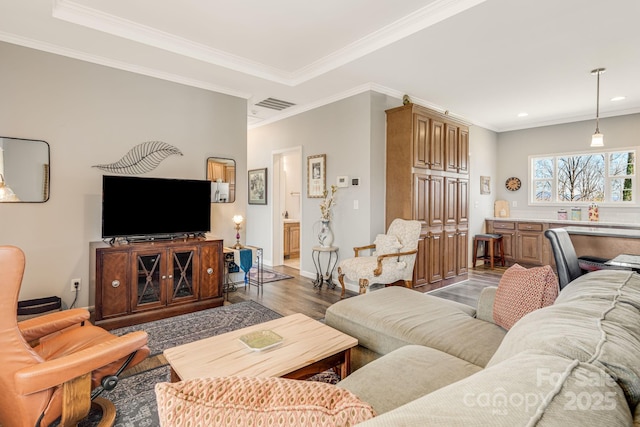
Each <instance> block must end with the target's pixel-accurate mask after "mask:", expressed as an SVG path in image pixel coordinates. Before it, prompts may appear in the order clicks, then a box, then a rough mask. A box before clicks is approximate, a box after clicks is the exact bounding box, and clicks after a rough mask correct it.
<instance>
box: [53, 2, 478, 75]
mask: <svg viewBox="0 0 640 427" xmlns="http://www.w3.org/2000/svg"><path fill="white" fill-rule="evenodd" d="M485 1H486V0H435V1H433V2H432V3H430V4H429V5H427V6H425V7H423V8H422V9H419V10H417V11H415V12H413V13H411V14H409V15H407V16H405V17H403V18H401V19H399V20H397V21H395V22H393V23H391V24H389V25H387V26H385V27H383V28H381V29H379V30H377V31H374V32H373V33H371V34H369V35H367V36H366V37H363V38H361V39H360V40H357V41H356V42H354V43H351V44H349V45H347V46H345V47H343V48H341V49H339V50H337V51H335V52H333V53H331V54H330V55H327V56H325V57H323V58H321V59H319V60H317V61H315V62H313V63H311V64H308V65H306V66H304V67H302V68H300V69H298V70H294V71H286V70H282V69H278V68H276V67H271V66H268V65H266V64H262V63H259V62H257V61H252V60H249V59H247V58H243V57H240V56H237V55H233V54H230V53H228V52H225V51H222V50H219V49H214V48H211V47H209V46H206V45H204V44H201V43H196V42H193V41H191V40H188V39H185V38H182V37H177V36H174V35H172V34H169V33H167V32H164V31H160V30H157V29H155V28H152V27H149V26H146V25H142V24H139V23H137V22H133V21H130V20H126V19H123V18H119V17H117V16H115V15H111V14H108V13H104V12H101V11H99V10H96V9H93V8H90V7H87V6H83V5H80V4H78V3H74V2H73V1H70V0H54V2H53V11H52V15H53V17H54V18H57V19H60V20H64V21H67V22H71V23H74V24H77V25H81V26H84V27H87V28H91V29H94V30H98V31H101V32H104V33H107V34H111V35H114V36H118V37H122V38H125V39H128V40H133V41H136V42H138V43H142V44H146V45H148V46H153V47H156V48H159V49H163V50H167V51H170V52H173V53H176V54H179V55H182V56H186V57H189V58H193V59H197V60H200V61H203V62H207V63H210V64H214V65H218V66H221V67H225V68H228V69H231V70H234V71H238V72H241V73H245V74H248V75H251V76H255V77H259V78H263V79H266V80H269V81H272V82H275V83H280V84H284V85H287V86H296V85H299V84H301V83H304V82H306V81H309V80H311V79H313V78H315V77H318V76H320V75H322V74H324V73H327V72H329V71H331V70H334V69H336V68H338V67H340V66H342V65H345V64H348V63H349V62H352V61H354V60H356V59H358V58H361V57H363V56H365V55H367V54H369V53H371V52H374V51H376V50H378V49H380V48H383V47H385V46H387V45H389V44H391V43H393V42H396V41H398V40H400V39H403V38H405V37H407V36H409V35H411V34H414V33H415V32H417V31H420V30H423V29H425V28H428V27H430V26H431V25H434V24H436V23H438V22H441V21H443V20H445V19H447V18H449V17H451V16H454V15H456V14H458V13H460V12H463V11H465V10H467V9H469V8H471V7H474V6H476V5H478V4H480V3H483V2H485Z"/></svg>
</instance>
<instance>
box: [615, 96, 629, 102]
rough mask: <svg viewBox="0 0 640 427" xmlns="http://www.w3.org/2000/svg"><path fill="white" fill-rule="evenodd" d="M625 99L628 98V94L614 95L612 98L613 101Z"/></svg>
mask: <svg viewBox="0 0 640 427" xmlns="http://www.w3.org/2000/svg"><path fill="white" fill-rule="evenodd" d="M623 99H627V97H626V96H614V97H613V98H611V100H612V101H614V102H615V101H622V100H623Z"/></svg>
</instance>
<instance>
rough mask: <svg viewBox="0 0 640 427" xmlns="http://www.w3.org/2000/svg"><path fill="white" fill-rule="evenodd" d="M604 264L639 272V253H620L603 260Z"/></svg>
mask: <svg viewBox="0 0 640 427" xmlns="http://www.w3.org/2000/svg"><path fill="white" fill-rule="evenodd" d="M605 264H606V265H611V266H615V267H625V268H630V269H632V270H633V271H635V272H640V255H629V254H621V255H618V256H617V257H615V258H613V259H611V260H609V261H607V262H605Z"/></svg>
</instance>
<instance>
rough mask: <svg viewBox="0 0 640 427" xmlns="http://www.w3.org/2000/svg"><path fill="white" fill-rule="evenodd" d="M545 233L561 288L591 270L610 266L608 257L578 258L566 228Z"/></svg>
mask: <svg viewBox="0 0 640 427" xmlns="http://www.w3.org/2000/svg"><path fill="white" fill-rule="evenodd" d="M544 235H545V237H546V238H547V239H549V243H551V250H552V251H553V258H554V260H555V262H556V270H557V272H558V283H559V285H560V289H562V288H564V287H565V286H567V285H568V284H569V283H570V282H572V281H574V280H575V279H577V278H578V277H580V276H582V275H583V274H585V273H587V272H589V271H594V270H601V269H604V268H608V267H607V266H606V265H605V264H604V263H605V262H606V261H608V260H607V259H606V258H598V257H591V256H590V257H580V258H578V256H577V255H576V250H575V248H574V247H573V242H572V241H571V238H570V237H569V233H567V230H565V229H564V228H552V229H549V230H547V231H545V232H544Z"/></svg>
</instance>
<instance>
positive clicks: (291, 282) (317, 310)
mask: <svg viewBox="0 0 640 427" xmlns="http://www.w3.org/2000/svg"><path fill="white" fill-rule="evenodd" d="M269 268H270V269H272V270H274V271H278V272H281V273H285V274H288V275H290V276H293V278H291V279H286V280H280V281H277V282H271V283H265V284H264V285H263V290H262V292H260V293H258V290H257V289H256V288H255V287H253V286H252V287H251V288H250V289H244V288H243V287H240V288H239V289H238V290H237V291H235V292H230V293H229V302H230V303H232V304H234V303H238V302H241V301H247V300H253V301H256V302H258V303H260V304H262V305H263V306H265V307H267V308H270V309H271V310H273V311H275V312H278V313H280V314H282V315H283V316H288V315H290V314H294V313H303V314H306V315H307V316H309V317H311V318H313V319H322V318H324V314H325V311H326V310H327V308H328V307H329V306H330V305H331V304H333V303H335V302H338V301H340V290H341V288H340V284H337V286H336V288H335V289H327V287H326V286H322V288H321V289H318V288H314V287H313V283H312V281H311V279H308V278H306V277H303V276H300V274H299V270H297V269H294V268H291V267H287V266H278V267H269ZM505 269H506V268H504V267H496V269H495V270H490V269H489V268H485V267H482V266H480V267H478V268H477V269H470V270H469V280H467V281H465V282H462V283H457V284H455V285H451V286H447V287H445V288H442V289H436V290H434V291H431V292H430V293H431V294H432V295H435V296H438V297H441V298H447V299H451V300H454V301H458V302H461V303H464V304H468V305H471V306H475V305H476V302H477V300H478V296H479V295H480V292H481V291H482V289H483V288H484V287H486V286H497V284H498V282H499V281H500V277H501V276H502V273H503V272H504V270H505ZM355 295H357V293H355V292H350V291H347V295H346V296H347V297H353V296H355Z"/></svg>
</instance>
